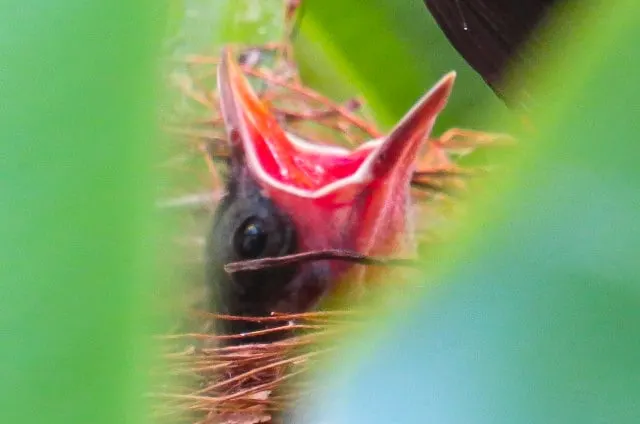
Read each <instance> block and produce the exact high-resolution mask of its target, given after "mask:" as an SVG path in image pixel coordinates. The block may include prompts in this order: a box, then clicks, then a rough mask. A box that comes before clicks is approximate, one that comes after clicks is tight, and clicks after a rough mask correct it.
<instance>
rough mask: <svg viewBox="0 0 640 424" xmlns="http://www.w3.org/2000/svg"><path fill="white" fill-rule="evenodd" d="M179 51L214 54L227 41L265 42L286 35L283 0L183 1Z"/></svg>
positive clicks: (278, 39) (276, 39) (244, 42)
mask: <svg viewBox="0 0 640 424" xmlns="http://www.w3.org/2000/svg"><path fill="white" fill-rule="evenodd" d="M183 1H184V9H185V10H184V19H183V24H182V30H181V33H180V35H181V39H182V44H181V45H180V49H179V50H178V53H188V54H193V53H196V54H213V55H217V54H218V53H219V49H220V48H221V47H222V46H223V45H225V44H227V43H243V44H263V43H267V42H271V41H280V40H281V39H282V37H283V35H284V6H283V3H282V1H281V0H183Z"/></svg>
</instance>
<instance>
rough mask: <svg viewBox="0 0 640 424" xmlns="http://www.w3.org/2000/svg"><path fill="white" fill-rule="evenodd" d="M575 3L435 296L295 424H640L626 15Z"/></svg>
mask: <svg viewBox="0 0 640 424" xmlns="http://www.w3.org/2000/svg"><path fill="white" fill-rule="evenodd" d="M581 6H583V9H582V10H581V11H578V12H577V13H580V15H578V14H576V15H574V18H576V19H574V20H573V21H572V22H573V25H572V26H571V27H566V26H564V27H563V26H558V27H556V29H557V30H558V32H556V33H551V35H552V36H555V37H557V38H555V42H556V45H555V46H554V47H555V49H553V50H551V51H550V53H549V58H550V61H549V65H548V66H545V67H544V70H545V71H546V72H544V74H542V75H540V76H539V79H540V80H539V81H538V83H537V87H538V89H539V90H538V91H536V92H537V93H539V94H540V96H539V103H538V104H537V105H536V107H535V109H534V110H532V114H531V117H532V121H533V122H534V123H535V124H536V126H537V128H538V131H537V132H536V134H535V135H530V134H529V135H526V134H523V135H522V137H521V139H522V145H521V148H520V149H521V151H520V152H519V154H518V156H517V157H515V158H512V159H511V161H510V164H509V168H508V169H507V170H506V171H505V172H504V173H500V174H498V175H495V176H494V177H493V178H492V179H490V180H489V181H485V183H484V184H485V186H484V188H481V186H477V190H478V193H477V199H476V208H475V210H474V212H475V213H474V214H473V215H472V216H473V219H471V220H470V221H469V223H468V224H467V225H466V226H465V228H464V231H462V233H461V237H460V238H458V239H457V240H456V242H455V246H449V247H448V248H445V249H444V250H442V251H440V252H438V253H437V254H436V257H434V258H433V259H432V263H431V266H430V270H429V272H430V278H427V277H425V280H426V281H429V282H437V283H438V284H437V285H436V288H434V289H432V290H431V291H429V295H428V296H423V297H422V298H421V299H419V300H416V301H415V302H414V304H412V305H409V304H405V305H404V307H403V308H402V309H399V310H396V311H394V315H389V314H382V313H381V316H380V317H379V322H377V323H375V324H376V331H377V332H378V334H377V335H376V336H377V337H376V338H375V340H373V337H372V338H371V339H369V340H365V341H361V342H360V344H359V345H358V346H351V348H352V350H350V351H341V352H340V354H339V357H340V362H339V363H338V364H339V365H337V364H332V365H333V367H332V368H323V369H322V372H323V375H322V377H321V378H320V377H319V378H318V382H321V383H323V384H324V386H323V387H324V389H323V391H322V393H320V394H317V393H316V394H315V397H314V398H313V402H312V403H310V405H312V407H311V408H309V409H308V410H306V411H305V412H306V414H307V420H305V421H304V422H309V423H320V422H331V423H336V424H338V423H353V422H366V423H389V422H394V423H415V422H421V423H432V422H433V423H438V424H444V423H468V422H474V423H492V424H493V423H514V422H527V423H582V424H584V423H637V422H640V402H638V393H640V362H638V360H637V358H638V357H640V278H639V277H638V272H637V253H638V252H639V251H640V225H638V224H637V216H638V210H640V202H639V201H638V193H639V192H640V169H638V167H637V156H638V154H639V153H640V149H639V148H638V147H637V146H638V144H637V140H636V136H637V134H638V129H639V128H638V124H637V119H636V116H635V115H636V110H637V106H638V99H639V98H640V84H638V82H637V79H636V78H635V73H636V71H637V69H639V68H640V55H638V54H637V53H636V51H637V46H636V40H637V39H638V38H639V37H640V28H638V26H637V25H636V24H635V21H636V19H635V17H637V16H638V15H637V14H638V12H639V10H638V5H637V2H635V1H632V0H623V1H615V2H598V1H591V2H581ZM584 11H589V12H590V13H588V14H587V15H586V18H585V19H586V20H584V21H581V20H579V19H577V17H579V16H582V13H584ZM561 22H562V21H561ZM565 37H569V40H570V42H569V44H568V45H564V44H563V43H561V41H563V40H564V39H565ZM550 40H552V38H550ZM549 43H552V41H549ZM485 116H486V115H485ZM492 192H493V193H492ZM382 323H386V331H385V333H384V334H380V332H381V331H383V330H382V329H384V328H385V327H382V326H381V324H382ZM367 342H368V343H367ZM365 344H366V346H365ZM356 361H357V362H356ZM329 369H331V370H332V372H329V371H328V370H329Z"/></svg>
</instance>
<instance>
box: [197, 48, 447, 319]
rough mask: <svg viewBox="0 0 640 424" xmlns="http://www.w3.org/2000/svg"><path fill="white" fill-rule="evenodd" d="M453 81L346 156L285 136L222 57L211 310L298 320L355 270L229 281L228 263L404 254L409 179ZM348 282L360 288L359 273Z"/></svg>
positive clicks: (332, 267) (274, 271) (295, 270)
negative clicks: (226, 151)
mask: <svg viewBox="0 0 640 424" xmlns="http://www.w3.org/2000/svg"><path fill="white" fill-rule="evenodd" d="M454 79H455V73H453V72H451V73H449V74H447V75H446V76H444V77H443V78H442V79H441V80H440V81H438V82H437V83H436V85H435V86H434V87H433V88H432V89H431V90H429V91H428V92H427V93H426V94H425V95H424V96H423V97H422V98H421V99H420V100H419V101H418V102H417V103H416V104H415V105H414V106H413V108H411V110H409V111H408V112H407V114H406V115H405V116H404V117H403V118H402V119H401V120H400V121H399V122H398V123H397V125H396V126H395V127H394V128H393V129H392V130H391V132H389V134H388V135H386V136H384V137H382V138H379V139H375V140H371V141H369V142H366V143H364V144H362V145H360V146H359V147H357V148H355V149H353V150H349V149H345V148H342V147H337V146H326V145H319V144H314V143H312V142H308V141H306V140H303V139H301V138H299V137H296V136H294V135H292V134H289V133H287V132H286V131H284V129H283V128H282V127H281V126H280V124H279V122H278V121H277V119H276V117H275V116H274V115H273V113H272V112H271V111H270V110H269V108H268V107H267V106H266V105H265V104H264V103H263V102H261V101H260V99H259V98H258V97H257V96H256V94H255V92H254V91H253V89H252V87H251V86H250V84H249V82H248V81H247V79H246V78H245V76H244V74H243V72H242V70H241V68H240V66H239V65H238V64H237V63H236V61H235V60H234V58H233V56H232V53H231V51H230V50H226V51H225V52H224V54H223V57H222V60H221V63H220V65H219V67H218V92H219V96H220V106H221V111H222V115H223V120H224V125H225V128H226V132H227V136H228V142H229V145H230V151H231V154H230V173H229V179H228V183H227V188H226V193H227V194H226V195H225V197H224V199H223V200H222V201H221V203H220V205H219V206H218V209H217V211H216V214H215V217H214V224H213V229H212V232H211V233H210V237H209V243H208V252H207V256H208V259H209V277H208V278H209V281H210V282H211V285H212V286H213V288H214V297H216V300H215V307H214V308H215V310H216V311H217V312H220V313H226V314H232V315H242V316H266V315H269V314H270V313H272V312H281V313H297V312H303V311H306V310H309V309H310V308H312V307H313V306H314V305H315V304H316V303H317V302H318V301H319V300H320V299H321V298H322V297H323V296H324V295H325V294H326V293H327V292H328V291H330V290H331V289H332V288H333V287H335V286H336V284H337V283H338V282H339V281H341V277H343V276H344V275H345V273H347V272H348V271H350V269H351V268H352V267H353V266H354V265H353V264H350V263H347V262H343V261H331V260H328V261H313V262H308V263H298V264H293V265H287V266H282V267H278V268H271V269H265V270H253V271H247V272H239V273H235V274H233V275H229V274H227V273H225V272H224V270H223V268H224V265H225V264H227V263H229V262H236V261H241V260H250V259H258V258H265V257H275V256H282V255H287V254H292V253H301V252H310V251H321V250H327V249H344V250H349V251H353V252H357V253H359V254H363V255H372V256H393V255H401V254H406V253H413V251H414V249H415V246H414V243H413V240H412V236H413V231H412V225H411V213H410V212H411V195H410V183H411V178H412V174H413V171H414V167H415V162H416V158H417V156H418V154H419V152H420V150H421V147H422V146H423V145H424V143H425V142H426V140H427V139H428V136H429V135H430V132H431V129H432V127H433V125H434V122H435V120H436V118H437V116H438V114H439V113H440V111H441V110H442V109H443V108H444V106H445V104H446V103H447V100H448V98H449V95H450V93H451V90H452V87H453V83H454ZM357 278H358V279H366V278H367V272H366V269H365V270H364V271H363V272H360V273H358V275H357ZM351 283H352V282H351ZM232 327H233V325H232ZM258 328H263V326H261V325H259V324H242V325H241V324H236V325H235V327H234V329H233V331H249V330H252V329H258Z"/></svg>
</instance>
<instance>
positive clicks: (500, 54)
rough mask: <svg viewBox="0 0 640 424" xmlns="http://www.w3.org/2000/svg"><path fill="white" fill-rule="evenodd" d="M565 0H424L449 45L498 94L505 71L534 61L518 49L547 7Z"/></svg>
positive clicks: (528, 37) (541, 17) (501, 92)
mask: <svg viewBox="0 0 640 424" xmlns="http://www.w3.org/2000/svg"><path fill="white" fill-rule="evenodd" d="M566 1H568V0H424V2H425V4H426V6H427V8H428V9H429V11H430V12H431V14H432V15H433V17H434V18H435V20H436V22H437V23H438V25H439V26H440V28H441V29H442V30H443V32H444V33H445V35H446V36H447V38H448V39H449V41H450V42H451V44H453V46H454V47H455V48H456V50H458V52H459V53H460V54H461V55H462V57H463V58H464V59H465V60H466V61H467V62H468V63H469V65H471V66H472V67H473V68H474V69H475V70H476V71H477V72H478V73H479V74H480V75H481V76H482V78H483V79H484V80H485V81H486V82H487V84H489V86H491V88H492V89H493V90H494V91H495V92H496V94H498V95H499V96H500V97H503V98H504V92H503V91H502V89H501V83H502V80H503V78H504V76H505V70H507V69H508V68H509V67H510V66H511V65H524V66H527V63H528V62H531V61H532V60H534V59H533V58H530V57H526V56H525V55H524V52H523V51H522V50H521V48H522V47H523V45H524V43H525V42H527V41H530V42H532V43H534V42H535V40H533V39H530V35H531V34H532V31H533V30H534V29H535V28H536V27H537V26H538V24H539V23H540V22H541V21H542V20H543V19H544V18H545V16H546V14H547V12H548V11H549V10H550V8H551V7H553V6H556V5H559V4H561V3H564V2H566Z"/></svg>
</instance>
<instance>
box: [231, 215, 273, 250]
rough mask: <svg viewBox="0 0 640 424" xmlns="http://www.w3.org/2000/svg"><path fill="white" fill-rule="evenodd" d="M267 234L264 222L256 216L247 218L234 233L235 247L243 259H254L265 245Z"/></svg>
mask: <svg viewBox="0 0 640 424" xmlns="http://www.w3.org/2000/svg"><path fill="white" fill-rule="evenodd" d="M268 238H269V236H268V234H267V231H266V229H265V225H264V222H262V220H260V219H258V218H249V219H248V220H246V221H245V222H244V223H243V224H242V225H241V226H240V228H239V229H238V232H237V233H236V235H235V240H234V242H235V243H234V244H235V248H236V252H237V253H238V256H240V257H241V258H243V259H256V258H258V257H259V256H260V255H262V253H263V252H264V250H265V248H266V247H267V241H268Z"/></svg>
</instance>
